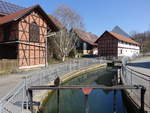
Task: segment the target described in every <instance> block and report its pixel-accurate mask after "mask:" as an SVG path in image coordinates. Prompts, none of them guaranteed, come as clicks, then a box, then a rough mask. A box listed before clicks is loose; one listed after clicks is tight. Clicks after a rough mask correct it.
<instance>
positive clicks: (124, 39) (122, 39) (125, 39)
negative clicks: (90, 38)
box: [96, 31, 140, 45]
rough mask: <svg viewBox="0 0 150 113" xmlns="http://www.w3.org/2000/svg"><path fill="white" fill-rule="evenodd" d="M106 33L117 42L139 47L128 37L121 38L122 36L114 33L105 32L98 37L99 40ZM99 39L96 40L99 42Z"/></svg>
mask: <svg viewBox="0 0 150 113" xmlns="http://www.w3.org/2000/svg"><path fill="white" fill-rule="evenodd" d="M106 33H108V34H109V35H111V36H113V37H114V38H116V39H118V40H120V41H124V42H127V43H130V44H134V45H140V43H138V42H136V41H134V40H132V39H131V38H129V37H125V36H123V35H120V34H118V33H114V32H110V31H105V32H104V33H103V34H102V35H101V36H100V37H99V39H100V38H101V37H102V36H103V35H104V34H106ZM99 39H98V40H99ZM98 40H96V43H97V42H98Z"/></svg>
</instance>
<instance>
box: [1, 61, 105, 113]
mask: <svg viewBox="0 0 150 113" xmlns="http://www.w3.org/2000/svg"><path fill="white" fill-rule="evenodd" d="M104 62H105V61H104V60H100V59H98V58H85V59H76V60H73V61H70V62H65V63H60V64H54V65H50V66H48V67H47V68H43V69H41V70H36V71H32V72H29V73H28V74H27V75H26V76H25V77H24V80H23V81H21V82H20V83H19V84H18V85H17V86H16V87H15V88H14V89H13V90H12V91H11V92H10V93H9V94H7V95H6V96H5V97H4V98H2V99H1V100H0V113H30V111H29V110H28V104H29V103H28V94H27V89H28V87H30V86H32V85H44V84H48V83H50V82H51V81H52V80H54V79H55V78H56V77H57V76H59V77H60V76H63V75H65V74H67V73H69V72H73V71H75V70H80V69H81V68H86V67H88V66H92V65H94V64H100V63H104ZM35 93H37V92H35ZM33 95H34V94H33ZM25 108H26V109H25Z"/></svg>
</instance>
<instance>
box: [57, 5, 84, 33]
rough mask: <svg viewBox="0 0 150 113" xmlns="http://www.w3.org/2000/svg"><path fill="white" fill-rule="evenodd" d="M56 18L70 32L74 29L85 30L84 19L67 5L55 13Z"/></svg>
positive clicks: (60, 7) (61, 6)
mask: <svg viewBox="0 0 150 113" xmlns="http://www.w3.org/2000/svg"><path fill="white" fill-rule="evenodd" d="M54 16H55V17H56V18H57V19H58V20H59V21H60V22H61V23H62V24H63V25H65V27H66V28H67V29H68V30H71V29H72V28H81V29H82V28H83V27H84V24H83V19H82V17H81V16H80V15H79V14H77V13H76V12H75V11H74V10H73V9H71V8H69V7H68V6H65V5H60V6H59V7H58V8H57V9H56V10H55V11H54Z"/></svg>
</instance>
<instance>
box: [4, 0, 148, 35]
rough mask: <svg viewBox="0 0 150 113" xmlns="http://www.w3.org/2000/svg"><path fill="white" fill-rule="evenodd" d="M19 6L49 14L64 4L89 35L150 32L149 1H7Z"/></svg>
mask: <svg viewBox="0 0 150 113" xmlns="http://www.w3.org/2000/svg"><path fill="white" fill-rule="evenodd" d="M6 1H8V2H11V3H15V4H17V5H20V6H24V7H29V6H32V5H35V4H40V5H41V7H42V8H43V9H44V10H45V11H46V12H47V13H49V14H52V13H53V12H54V10H55V9H56V8H57V7H58V6H59V5H61V4H63V5H67V6H69V7H71V8H73V9H74V10H75V11H76V12H77V13H79V14H80V15H81V16H82V17H83V19H84V23H85V29H86V30H87V31H88V32H92V33H95V34H96V35H98V36H99V35H100V34H101V33H103V32H104V31H105V30H111V29H112V28H113V27H114V26H116V25H118V26H120V27H121V28H122V29H123V30H124V31H126V32H127V33H131V32H132V31H137V32H143V31H145V30H148V29H149V30H150V0H6Z"/></svg>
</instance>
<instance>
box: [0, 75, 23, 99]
mask: <svg viewBox="0 0 150 113" xmlns="http://www.w3.org/2000/svg"><path fill="white" fill-rule="evenodd" d="M24 76H25V74H9V75H0V99H1V98H2V97H3V96H5V95H6V94H8V93H9V92H10V91H11V90H12V89H13V88H15V86H16V85H18V84H19V83H20V82H21V81H22V80H23V77H24Z"/></svg>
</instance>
